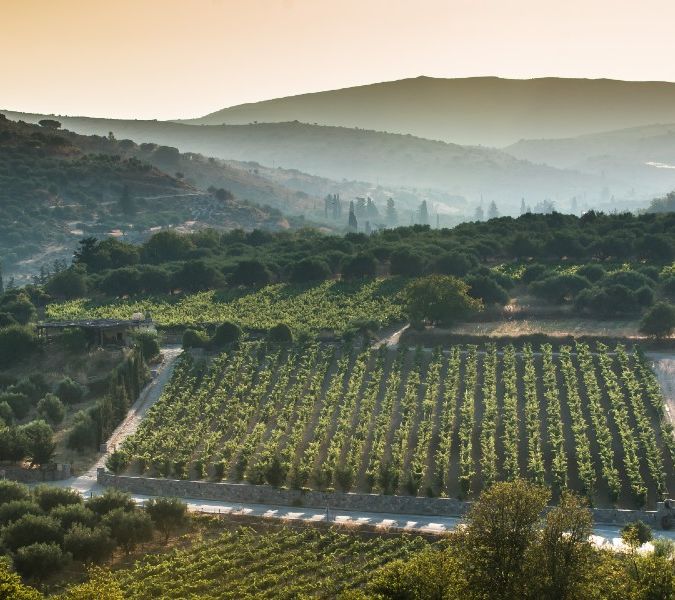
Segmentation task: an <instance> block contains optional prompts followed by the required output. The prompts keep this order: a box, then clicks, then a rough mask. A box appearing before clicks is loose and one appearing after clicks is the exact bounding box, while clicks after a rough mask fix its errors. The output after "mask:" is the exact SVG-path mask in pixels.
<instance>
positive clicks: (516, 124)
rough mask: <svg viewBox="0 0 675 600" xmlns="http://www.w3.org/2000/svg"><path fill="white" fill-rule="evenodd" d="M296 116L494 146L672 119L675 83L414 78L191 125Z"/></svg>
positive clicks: (274, 103) (234, 110)
mask: <svg viewBox="0 0 675 600" xmlns="http://www.w3.org/2000/svg"><path fill="white" fill-rule="evenodd" d="M294 120H298V121H302V122H304V123H317V124H319V125H337V126H344V127H360V128H365V129H374V130H378V131H388V132H392V133H404V134H405V133H410V134H412V135H416V136H419V137H424V138H428V139H437V140H444V141H447V142H454V143H458V144H469V145H476V144H482V145H487V146H495V147H501V146H505V145H509V144H513V143H515V142H517V141H518V140H520V139H528V138H559V137H569V136H577V135H584V134H588V133H595V132H600V131H608V130H612V129H619V128H626V127H633V126H638V125H648V124H650V123H672V122H675V83H668V82H652V81H649V82H638V81H617V80H611V79H562V78H541V79H526V80H520V79H501V78H498V77H470V78H464V79H435V78H431V77H418V78H416V79H403V80H400V81H389V82H384V83H375V84H371V85H362V86H357V87H350V88H345V89H339V90H331V91H325V92H317V93H313V94H302V95H298V96H291V97H287V98H277V99H273V100H266V101H263V102H255V103H251V104H242V105H239V106H233V107H230V108H225V109H223V110H219V111H217V112H214V113H211V114H208V115H206V116H204V117H201V118H198V119H192V120H188V121H183V122H185V123H191V124H197V125H220V124H223V123H225V124H228V125H240V124H247V123H253V122H256V121H257V122H259V123H271V122H288V121H294Z"/></svg>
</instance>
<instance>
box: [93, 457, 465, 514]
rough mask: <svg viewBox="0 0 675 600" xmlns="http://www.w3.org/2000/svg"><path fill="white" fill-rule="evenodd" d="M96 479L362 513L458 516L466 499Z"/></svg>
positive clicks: (182, 494)
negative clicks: (463, 500)
mask: <svg viewBox="0 0 675 600" xmlns="http://www.w3.org/2000/svg"><path fill="white" fill-rule="evenodd" d="M98 482H99V483H100V484H101V485H103V486H110V487H116V488H118V489H121V490H124V491H126V492H132V493H136V494H145V495H148V496H170V497H179V498H193V499H195V500H197V499H199V500H222V501H224V502H234V503H252V504H273V505H278V506H305V507H308V508H326V507H327V506H329V507H330V508H331V509H344V510H360V511H364V512H377V513H395V514H410V515H443V516H454V517H457V516H462V515H464V514H465V513H466V511H467V509H468V507H469V506H470V503H469V502H462V501H460V500H455V499H454V498H415V497H414V496H383V495H381V494H343V493H340V492H330V493H329V492H315V491H309V490H305V491H301V490H287V489H276V488H273V487H270V486H267V485H249V484H247V483H216V482H211V481H185V480H176V479H155V478H152V477H127V476H121V475H113V474H111V473H108V472H106V471H105V470H104V469H99V470H98Z"/></svg>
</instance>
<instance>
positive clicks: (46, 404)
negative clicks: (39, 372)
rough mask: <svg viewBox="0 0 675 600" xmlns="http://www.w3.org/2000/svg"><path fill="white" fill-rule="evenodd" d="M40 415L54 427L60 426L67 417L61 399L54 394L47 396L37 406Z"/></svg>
mask: <svg viewBox="0 0 675 600" xmlns="http://www.w3.org/2000/svg"><path fill="white" fill-rule="evenodd" d="M37 411H38V414H39V415H40V416H41V417H44V418H45V419H47V421H49V422H50V423H51V424H52V425H58V424H59V423H61V421H63V417H65V416H66V409H65V408H64V406H63V402H61V400H59V397H58V396H56V395H54V394H47V395H46V396H45V397H44V398H43V399H42V400H40V402H38V405H37Z"/></svg>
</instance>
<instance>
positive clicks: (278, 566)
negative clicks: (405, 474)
mask: <svg viewBox="0 0 675 600" xmlns="http://www.w3.org/2000/svg"><path fill="white" fill-rule="evenodd" d="M429 545H430V542H428V541H426V540H425V539H424V538H422V537H419V536H412V535H400V534H390V535H376V536H372V537H370V536H369V537H366V536H363V535H358V534H356V533H341V532H339V531H337V530H335V529H331V530H326V531H322V530H319V529H315V528H312V527H308V528H301V529H291V528H288V527H284V528H280V529H277V530H276V531H274V530H272V531H270V532H266V533H258V532H256V531H254V530H253V529H249V528H240V529H238V530H235V531H228V532H225V533H223V534H222V535H221V536H220V537H218V538H217V539H216V540H212V541H207V542H202V543H200V544H196V545H195V546H193V547H191V548H190V549H188V550H181V551H174V552H172V553H169V554H165V555H156V556H152V555H149V556H147V557H146V558H144V559H143V560H141V561H139V562H138V563H136V565H135V566H134V567H133V568H132V569H129V570H123V571H118V572H117V573H116V574H115V577H116V578H117V579H118V581H119V582H120V584H121V587H122V590H123V592H124V597H125V598H129V599H131V600H133V599H139V600H140V599H141V598H143V599H145V598H181V599H182V598H196V597H199V598H209V599H213V600H216V599H226V598H232V599H235V598H236V599H237V600H240V599H245V598H251V599H253V598H256V599H258V598H306V597H319V598H336V597H338V596H339V595H340V593H341V592H343V591H344V590H348V589H354V588H358V587H362V586H363V585H364V584H365V583H366V581H367V580H368V578H369V576H370V575H371V574H372V573H373V572H374V571H376V570H377V569H378V568H379V567H381V566H383V565H384V564H386V563H388V562H390V561H392V560H395V559H398V558H406V557H407V556H409V555H410V554H412V553H414V552H417V551H420V550H422V549H423V548H426V547H429Z"/></svg>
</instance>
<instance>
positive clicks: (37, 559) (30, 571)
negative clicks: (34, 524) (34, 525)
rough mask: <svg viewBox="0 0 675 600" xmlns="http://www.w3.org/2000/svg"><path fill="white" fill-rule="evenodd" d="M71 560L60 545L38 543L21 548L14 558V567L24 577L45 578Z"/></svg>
mask: <svg viewBox="0 0 675 600" xmlns="http://www.w3.org/2000/svg"><path fill="white" fill-rule="evenodd" d="M70 560H71V556H70V555H69V554H68V553H64V552H63V550H61V548H60V547H59V545H58V544H54V543H36V544H31V545H30V546H26V547H23V548H19V550H18V551H17V553H16V555H15V556H14V566H15V567H16V570H17V571H18V572H19V573H21V575H23V576H24V577H38V578H43V577H47V576H48V575H51V574H52V573H55V572H56V571H59V570H60V569H62V568H63V567H65V566H66V565H67V564H68V563H69V562H70Z"/></svg>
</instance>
